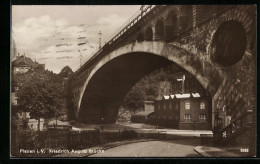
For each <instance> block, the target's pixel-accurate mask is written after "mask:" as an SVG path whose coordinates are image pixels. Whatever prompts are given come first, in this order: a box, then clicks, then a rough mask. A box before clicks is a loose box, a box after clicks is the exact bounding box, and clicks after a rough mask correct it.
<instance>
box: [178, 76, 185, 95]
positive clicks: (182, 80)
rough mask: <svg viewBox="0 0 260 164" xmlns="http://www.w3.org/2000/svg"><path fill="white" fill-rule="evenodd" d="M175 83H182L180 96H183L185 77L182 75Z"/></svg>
mask: <svg viewBox="0 0 260 164" xmlns="http://www.w3.org/2000/svg"><path fill="white" fill-rule="evenodd" d="M177 81H181V82H182V85H181V92H182V94H184V91H185V88H184V81H185V75H183V76H182V78H181V79H177Z"/></svg>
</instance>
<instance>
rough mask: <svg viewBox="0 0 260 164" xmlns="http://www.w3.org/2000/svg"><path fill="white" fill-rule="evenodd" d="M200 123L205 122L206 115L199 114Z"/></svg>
mask: <svg viewBox="0 0 260 164" xmlns="http://www.w3.org/2000/svg"><path fill="white" fill-rule="evenodd" d="M199 118H200V122H206V115H205V114H200V117H199Z"/></svg>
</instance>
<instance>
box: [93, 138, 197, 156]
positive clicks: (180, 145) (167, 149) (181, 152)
mask: <svg viewBox="0 0 260 164" xmlns="http://www.w3.org/2000/svg"><path fill="white" fill-rule="evenodd" d="M199 144H200V140H199V139H185V140H168V141H147V142H138V143H132V144H127V145H122V146H118V147H114V148H111V149H107V150H105V151H104V153H98V154H94V155H91V156H89V157H200V155H199V154H198V153H196V152H195V151H194V150H193V149H194V147H195V146H198V145H199Z"/></svg>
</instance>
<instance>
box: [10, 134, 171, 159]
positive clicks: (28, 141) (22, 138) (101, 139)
mask: <svg viewBox="0 0 260 164" xmlns="http://www.w3.org/2000/svg"><path fill="white" fill-rule="evenodd" d="M132 139H167V135H166V133H163V132H136V131H134V130H123V131H120V130H118V131H105V132H100V131H99V130H85V131H70V130H67V131H65V130H49V131H41V132H37V131H36V132H35V131H29V130H23V131H16V132H12V148H11V149H12V155H13V156H19V157H20V156H28V155H29V156H30V155H31V156H37V155H39V154H21V153H19V150H20V149H25V150H35V149H45V150H46V151H47V152H49V150H51V149H53V150H55V149H56V150H58V149H61V150H62V149H65V150H72V149H77V150H80V149H86V148H89V147H92V146H96V145H101V144H105V143H109V142H115V141H122V140H132ZM49 153H51V152H49ZM46 156H48V154H47V155H46Z"/></svg>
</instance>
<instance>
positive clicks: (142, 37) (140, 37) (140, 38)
mask: <svg viewBox="0 0 260 164" xmlns="http://www.w3.org/2000/svg"><path fill="white" fill-rule="evenodd" d="M136 40H137V41H138V42H142V41H144V36H143V34H142V33H140V34H139V35H138V36H137V39H136Z"/></svg>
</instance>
